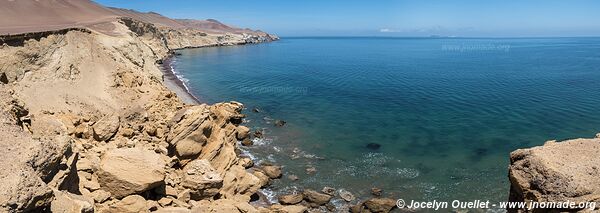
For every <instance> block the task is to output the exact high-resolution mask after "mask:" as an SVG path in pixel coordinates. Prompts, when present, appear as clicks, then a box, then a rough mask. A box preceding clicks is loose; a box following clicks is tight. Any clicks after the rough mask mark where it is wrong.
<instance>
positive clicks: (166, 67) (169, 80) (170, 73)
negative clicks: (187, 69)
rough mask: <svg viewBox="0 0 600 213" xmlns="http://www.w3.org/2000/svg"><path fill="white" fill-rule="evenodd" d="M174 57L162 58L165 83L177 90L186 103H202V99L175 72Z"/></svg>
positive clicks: (171, 88) (161, 67)
mask: <svg viewBox="0 0 600 213" xmlns="http://www.w3.org/2000/svg"><path fill="white" fill-rule="evenodd" d="M173 57H175V56H172V55H171V56H168V57H166V58H165V59H163V60H162V64H161V65H160V70H161V71H162V72H163V83H164V85H165V86H166V87H167V88H169V90H171V91H173V92H175V93H176V94H177V96H178V97H179V98H180V99H181V101H183V102H184V103H186V104H200V103H201V102H200V100H199V99H198V98H197V97H195V96H194V95H193V94H192V93H191V92H190V91H189V90H188V89H187V86H186V85H185V83H184V82H183V81H181V79H179V78H178V77H177V75H175V73H174V71H175V70H174V69H175V67H173V64H172V63H173Z"/></svg>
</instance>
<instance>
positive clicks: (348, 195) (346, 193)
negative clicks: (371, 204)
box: [338, 189, 356, 202]
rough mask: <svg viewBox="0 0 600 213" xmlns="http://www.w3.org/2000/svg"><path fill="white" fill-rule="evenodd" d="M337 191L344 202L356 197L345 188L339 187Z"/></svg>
mask: <svg viewBox="0 0 600 213" xmlns="http://www.w3.org/2000/svg"><path fill="white" fill-rule="evenodd" d="M338 193H339V194H340V197H341V198H342V199H344V200H345V201H346V202H350V201H353V200H354V199H356V198H355V197H354V195H353V194H352V193H350V192H349V191H346V190H345V189H340V191H339V192H338Z"/></svg>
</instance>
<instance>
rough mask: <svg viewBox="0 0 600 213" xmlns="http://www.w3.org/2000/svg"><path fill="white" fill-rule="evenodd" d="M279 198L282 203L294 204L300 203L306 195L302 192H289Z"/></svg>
mask: <svg viewBox="0 0 600 213" xmlns="http://www.w3.org/2000/svg"><path fill="white" fill-rule="evenodd" d="M277 199H278V200H279V203H281V204H284V205H293V204H298V203H300V202H302V200H303V199H304V196H303V195H302V194H288V195H281V196H279V197H278V198H277Z"/></svg>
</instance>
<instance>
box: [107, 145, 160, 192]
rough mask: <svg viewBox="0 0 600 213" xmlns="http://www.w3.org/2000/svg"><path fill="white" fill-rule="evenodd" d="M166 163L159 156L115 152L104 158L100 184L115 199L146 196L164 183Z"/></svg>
mask: <svg viewBox="0 0 600 213" xmlns="http://www.w3.org/2000/svg"><path fill="white" fill-rule="evenodd" d="M164 167H165V162H164V161H163V160H162V159H161V157H160V155H158V154H156V153H154V152H152V151H147V150H141V149H137V148H127V149H113V150H110V151H108V152H107V153H106V154H104V155H103V156H102V160H101V162H100V169H99V171H98V172H97V173H98V181H99V183H100V186H101V188H102V189H103V190H105V191H108V192H110V193H111V194H112V195H113V196H114V197H116V198H122V197H124V196H127V195H130V194H134V193H140V192H144V191H146V190H148V189H152V188H154V187H156V186H159V185H160V184H162V183H163V180H164V178H165V169H164Z"/></svg>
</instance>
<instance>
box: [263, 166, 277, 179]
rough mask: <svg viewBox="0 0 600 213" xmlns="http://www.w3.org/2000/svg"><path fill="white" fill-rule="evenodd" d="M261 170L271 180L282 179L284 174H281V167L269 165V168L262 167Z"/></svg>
mask: <svg viewBox="0 0 600 213" xmlns="http://www.w3.org/2000/svg"><path fill="white" fill-rule="evenodd" d="M261 169H262V170H263V171H264V172H265V174H266V175H267V176H269V178H271V179H278V178H281V175H282V173H281V167H280V166H272V165H267V166H262V167H261Z"/></svg>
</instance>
